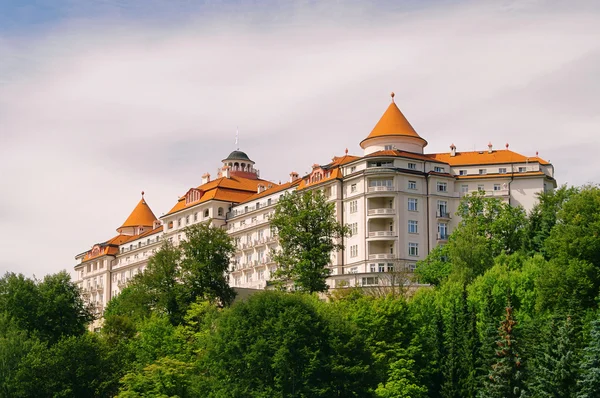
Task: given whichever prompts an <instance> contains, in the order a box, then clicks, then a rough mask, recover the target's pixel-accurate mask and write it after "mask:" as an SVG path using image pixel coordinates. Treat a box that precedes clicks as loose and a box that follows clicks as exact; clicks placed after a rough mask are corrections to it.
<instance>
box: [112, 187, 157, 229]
mask: <svg viewBox="0 0 600 398" xmlns="http://www.w3.org/2000/svg"><path fill="white" fill-rule="evenodd" d="M154 221H156V216H155V215H154V213H152V210H150V206H148V204H147V203H146V200H145V199H144V197H143V196H142V199H141V200H140V201H139V203H138V204H137V206H135V209H133V211H132V212H131V214H130V215H129V217H127V220H125V222H124V223H123V225H121V226H120V227H119V228H117V231H118V232H121V230H122V229H123V228H129V227H152V226H153V225H154Z"/></svg>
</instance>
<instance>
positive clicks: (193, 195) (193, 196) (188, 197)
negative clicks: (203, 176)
mask: <svg viewBox="0 0 600 398" xmlns="http://www.w3.org/2000/svg"><path fill="white" fill-rule="evenodd" d="M201 196H202V192H201V191H200V190H199V189H195V188H192V189H190V190H189V191H188V193H187V194H185V204H186V205H189V204H190V203H194V202H197V201H199V200H200V197H201Z"/></svg>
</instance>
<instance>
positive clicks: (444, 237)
mask: <svg viewBox="0 0 600 398" xmlns="http://www.w3.org/2000/svg"><path fill="white" fill-rule="evenodd" d="M437 240H441V241H443V240H448V234H447V233H440V232H438V234H437Z"/></svg>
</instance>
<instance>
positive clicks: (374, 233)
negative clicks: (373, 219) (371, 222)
mask: <svg viewBox="0 0 600 398" xmlns="http://www.w3.org/2000/svg"><path fill="white" fill-rule="evenodd" d="M394 236H398V233H397V232H396V231H372V232H369V238H389V237H394Z"/></svg>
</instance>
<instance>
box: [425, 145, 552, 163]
mask: <svg viewBox="0 0 600 398" xmlns="http://www.w3.org/2000/svg"><path fill="white" fill-rule="evenodd" d="M426 156H428V157H429V158H431V159H435V160H438V161H440V162H444V163H448V164H449V165H450V166H471V165H488V164H505V163H527V162H530V163H531V162H539V163H540V164H542V165H549V164H550V163H548V162H547V161H545V160H544V159H542V158H540V157H538V156H529V157H527V156H523V155H521V154H519V153H516V152H513V151H511V150H509V149H501V150H499V151H492V152H491V153H489V152H488V151H487V150H486V151H470V152H456V155H455V156H451V154H450V153H449V152H445V153H431V154H428V155H426Z"/></svg>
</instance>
